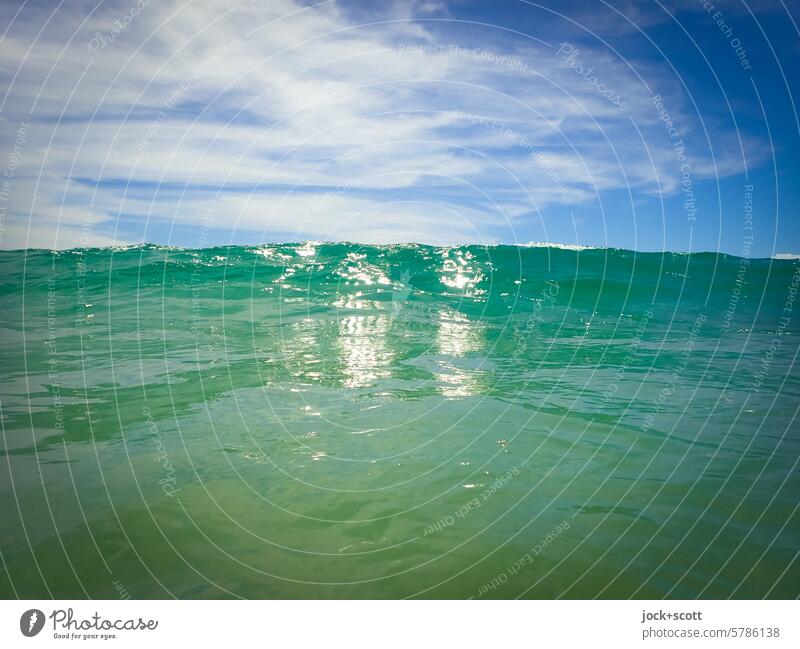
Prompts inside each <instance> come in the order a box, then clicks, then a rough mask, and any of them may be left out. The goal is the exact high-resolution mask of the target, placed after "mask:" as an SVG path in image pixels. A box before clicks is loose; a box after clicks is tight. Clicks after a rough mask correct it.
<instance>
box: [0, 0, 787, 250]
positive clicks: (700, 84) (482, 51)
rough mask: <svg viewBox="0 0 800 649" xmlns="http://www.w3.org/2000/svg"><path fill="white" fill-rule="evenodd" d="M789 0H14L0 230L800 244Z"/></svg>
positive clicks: (34, 239)
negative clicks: (375, 0) (572, 0)
mask: <svg viewBox="0 0 800 649" xmlns="http://www.w3.org/2000/svg"><path fill="white" fill-rule="evenodd" d="M798 20H800V12H799V11H798V7H797V5H796V4H791V5H789V4H786V5H784V4H783V3H782V2H781V0H776V1H768V2H741V1H740V0H737V1H735V2H734V1H725V2H723V1H715V2H710V1H707V0H694V1H690V0H679V1H673V2H667V3H659V2H614V3H610V2H609V3H606V2H602V1H600V2H594V1H593V2H575V3H562V2H558V3H556V2H550V3H546V2H545V3H534V2H523V1H521V0H508V1H503V0H500V1H498V2H457V1H454V2H436V1H429V2H426V1H414V2H410V1H404V2H387V3H373V2H345V1H343V2H321V3H312V2H299V1H297V0H269V1H267V0H256V1H254V2H244V3H242V4H240V5H236V3H228V2H215V1H211V0H206V1H204V2H185V3H184V2H180V1H178V2H162V1H159V2H155V0H150V1H148V0H119V1H116V0H115V1H113V2H100V3H96V2H81V1H80V0H78V1H76V2H69V3H66V2H65V3H60V4H59V3H57V2H27V3H24V4H15V3H13V2H5V3H3V4H2V6H0V33H2V41H0V77H1V78H2V83H1V84H0V174H1V175H2V178H0V182H2V184H0V218H2V228H1V229H0V247H3V248H24V247H48V248H67V247H74V246H79V245H111V244H130V243H141V242H143V241H147V242H155V243H161V244H171V245H178V246H203V245H215V244H227V243H247V244H260V243H264V242H273V241H294V240H308V239H314V240H348V241H359V242H366V243H392V242H399V241H419V242H424V243H431V244H439V245H449V244H456V243H481V244H495V243H528V242H532V241H538V242H541V241H549V242H555V243H562V244H571V245H586V246H595V247H602V246H611V247H623V248H633V249H637V250H676V251H689V250H692V251H702V250H719V251H723V252H728V253H732V254H743V253H744V254H750V255H752V256H759V257H768V256H773V255H781V254H797V253H800V225H799V224H798V218H797V214H798V207H800V187H798V182H797V179H798V177H799V176H800V154H799V153H798V151H800V125H799V124H798V114H797V111H796V108H797V106H796V105H795V103H796V101H797V99H798V97H797V88H798V74H799V73H798V69H797V68H798V66H797V63H798V61H800V56H799V55H800V32H798V26H797V22H798Z"/></svg>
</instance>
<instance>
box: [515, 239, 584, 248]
mask: <svg viewBox="0 0 800 649" xmlns="http://www.w3.org/2000/svg"><path fill="white" fill-rule="evenodd" d="M523 245H524V246H525V247H526V248H558V249H559V250H594V249H595V248H594V247H593V246H579V245H577V244H573V243H552V242H550V241H529V242H528V243H526V244H523Z"/></svg>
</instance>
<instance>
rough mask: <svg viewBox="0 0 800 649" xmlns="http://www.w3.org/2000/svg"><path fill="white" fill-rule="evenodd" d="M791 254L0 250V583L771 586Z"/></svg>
mask: <svg viewBox="0 0 800 649" xmlns="http://www.w3.org/2000/svg"><path fill="white" fill-rule="evenodd" d="M798 286H800V262H798V261H793V260H773V259H748V258H739V257H734V256H728V255H723V254H715V253H693V254H671V253H637V252H633V251H628V250H615V249H584V250H578V249H561V248H555V247H547V246H540V247H525V246H462V247H450V248H436V247H428V246H423V245H415V244H408V245H392V246H367V245H357V244H344V243H341V244H339V243H337V244H334V243H325V244H322V243H315V242H309V243H304V244H275V245H261V246H232V247H217V248H209V249H203V250H187V249H177V248H170V247H161V246H152V245H147V246H136V247H128V248H115V249H81V250H70V251H61V252H51V251H45V250H27V251H11V252H0V357H1V358H2V368H3V369H2V375H0V422H2V435H3V437H2V439H3V444H2V456H3V457H2V469H0V495H1V497H0V519H1V520H2V521H3V524H2V526H0V551H1V553H2V554H1V557H2V564H0V595H2V596H3V597H5V598H10V597H22V598H28V599H40V598H51V597H55V598H106V599H109V598H110V599H114V598H117V597H122V598H126V599H127V598H168V597H178V598H240V597H241V598H455V599H462V598H465V599H466V598H475V599H487V598H503V599H509V598H568V599H590V598H608V599H625V598H729V597H733V598H748V599H750V598H764V597H768V598H796V597H798V596H800V564H799V563H798V552H800V514H798V504H800V499H799V498H798V497H799V496H800V473H798V458H800V428H799V427H798V422H797V413H798V404H799V403H800V376H799V375H798V370H797V354H798V349H800V347H798V343H800V337H798V334H800V313H798V309H799V308H800V307H798V304H797V302H796V300H797V289H798Z"/></svg>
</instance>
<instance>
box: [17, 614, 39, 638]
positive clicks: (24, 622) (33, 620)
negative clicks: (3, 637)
mask: <svg viewBox="0 0 800 649" xmlns="http://www.w3.org/2000/svg"><path fill="white" fill-rule="evenodd" d="M42 627H44V613H42V612H41V611H40V610H39V609H38V608H32V609H30V610H29V611H25V612H24V613H23V614H22V617H21V618H19V630H20V631H22V635H24V636H25V637H27V638H32V637H33V636H35V635H36V634H37V633H39V631H41V630H42Z"/></svg>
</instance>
